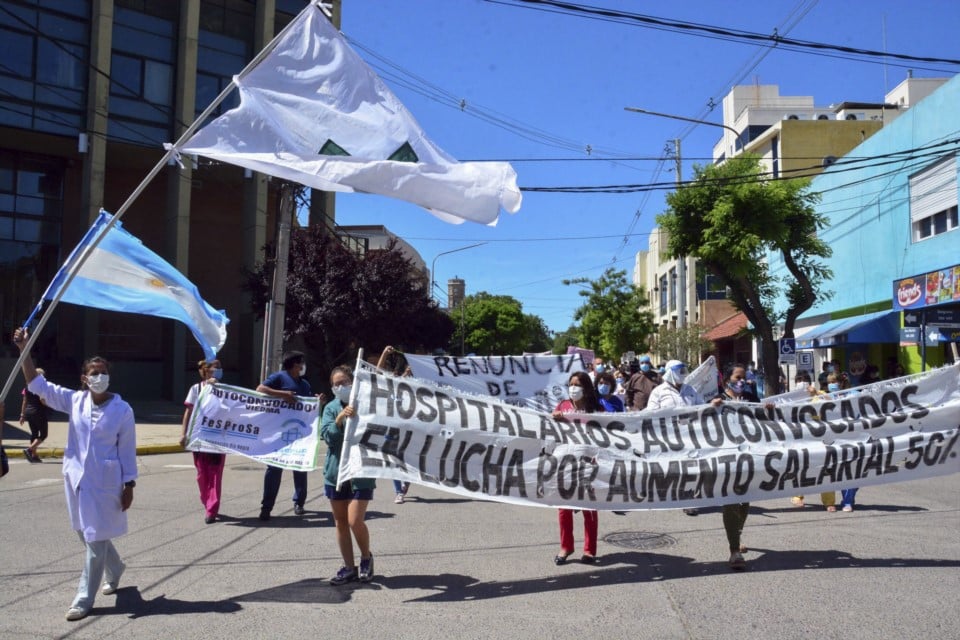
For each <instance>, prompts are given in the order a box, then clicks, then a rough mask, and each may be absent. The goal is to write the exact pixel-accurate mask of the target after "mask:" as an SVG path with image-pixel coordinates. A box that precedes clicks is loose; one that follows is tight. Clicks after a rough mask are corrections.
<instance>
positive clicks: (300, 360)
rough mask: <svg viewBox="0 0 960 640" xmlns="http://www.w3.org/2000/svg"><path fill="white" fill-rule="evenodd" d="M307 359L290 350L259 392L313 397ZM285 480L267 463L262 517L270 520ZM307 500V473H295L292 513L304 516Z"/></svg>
mask: <svg viewBox="0 0 960 640" xmlns="http://www.w3.org/2000/svg"><path fill="white" fill-rule="evenodd" d="M306 374H307V362H306V359H305V358H304V355H303V354H302V353H300V352H299V351H288V352H287V353H285V354H283V370H282V371H277V372H276V373H271V374H270V375H269V376H267V379H266V380H264V381H263V382H261V383H260V384H259V385H258V386H257V391H258V392H260V393H265V394H267V395H268V396H273V397H274V398H280V399H281V400H284V401H286V402H288V403H290V404H293V403H295V402H296V401H297V396H312V395H313V390H312V389H311V388H310V383H309V382H307V380H306V378H304V377H303V376H305V375H306ZM281 479H283V469H282V468H281V467H274V466H270V465H267V470H266V471H265V472H264V474H263V500H261V502H260V519H261V520H269V519H270V512H271V511H273V505H274V504H276V502H277V494H278V493H280V480H281ZM306 501H307V472H306V471H294V472H293V512H294V513H295V514H296V515H298V516H302V515H303V514H304V513H305V511H304V508H303V505H304V503H305V502H306Z"/></svg>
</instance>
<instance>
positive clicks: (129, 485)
mask: <svg viewBox="0 0 960 640" xmlns="http://www.w3.org/2000/svg"><path fill="white" fill-rule="evenodd" d="M123 486H124V487H129V488H131V489H133V488H134V487H135V486H137V481H136V480H130V481H128V482H124V483H123Z"/></svg>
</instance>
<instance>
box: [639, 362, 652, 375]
mask: <svg viewBox="0 0 960 640" xmlns="http://www.w3.org/2000/svg"><path fill="white" fill-rule="evenodd" d="M640 371H643V372H644V373H647V372H648V371H650V365H649V364H646V363H644V364H642V365H640Z"/></svg>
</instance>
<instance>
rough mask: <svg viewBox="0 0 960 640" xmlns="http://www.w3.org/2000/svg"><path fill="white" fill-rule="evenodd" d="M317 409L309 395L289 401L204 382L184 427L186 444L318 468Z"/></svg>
mask: <svg viewBox="0 0 960 640" xmlns="http://www.w3.org/2000/svg"><path fill="white" fill-rule="evenodd" d="M320 409H321V407H320V403H319V400H318V399H317V398H315V397H300V396H297V398H296V402H294V403H292V404H290V403H287V402H286V401H285V400H282V399H280V398H274V397H273V396H268V395H266V394H263V393H257V392H256V391H251V390H250V389H243V388H240V387H233V386H230V385H226V384H215V385H209V384H208V385H204V387H203V389H202V390H201V391H200V397H199V398H198V399H197V404H196V406H195V407H194V408H193V415H192V416H191V418H190V424H189V425H188V427H187V428H188V431H187V443H188V444H187V448H188V449H192V450H200V449H202V450H204V451H219V452H222V453H237V454H240V455H242V456H245V457H247V458H251V459H253V460H256V461H257V462H262V463H264V464H269V465H272V466H275V467H282V468H284V469H293V470H294V471H312V470H313V469H316V468H317V466H319V465H318V458H319V451H318V445H319V437H318V434H319V430H320Z"/></svg>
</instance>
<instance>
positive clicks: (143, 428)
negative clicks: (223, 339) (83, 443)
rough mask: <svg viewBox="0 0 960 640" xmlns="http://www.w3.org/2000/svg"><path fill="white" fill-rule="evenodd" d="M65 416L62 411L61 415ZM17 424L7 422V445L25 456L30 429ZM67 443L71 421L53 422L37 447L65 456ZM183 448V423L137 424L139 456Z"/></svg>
mask: <svg viewBox="0 0 960 640" xmlns="http://www.w3.org/2000/svg"><path fill="white" fill-rule="evenodd" d="M60 415H62V414H60ZM26 426H27V424H26V423H24V424H23V427H21V426H19V425H18V424H17V421H15V420H7V421H5V422H4V423H3V448H4V449H5V450H6V452H7V456H8V457H10V458H23V457H24V455H23V450H24V449H25V448H26V447H28V446H30V430H29V429H26V428H25V427H26ZM66 445H67V421H66V420H57V421H52V420H51V421H50V429H49V432H48V436H47V439H46V440H45V441H44V443H43V444H41V445H40V447H39V448H38V449H37V455H38V456H40V457H41V458H62V457H63V449H64V447H65V446H66ZM179 451H183V447H181V446H180V423H179V422H177V423H173V422H169V423H157V422H146V423H143V422H138V423H137V455H138V456H143V455H149V454H153V453H177V452H179Z"/></svg>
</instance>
